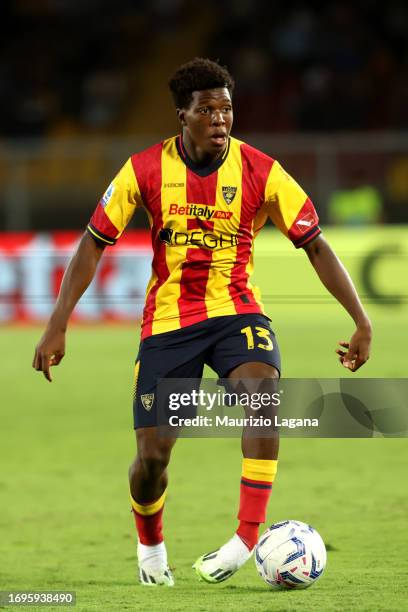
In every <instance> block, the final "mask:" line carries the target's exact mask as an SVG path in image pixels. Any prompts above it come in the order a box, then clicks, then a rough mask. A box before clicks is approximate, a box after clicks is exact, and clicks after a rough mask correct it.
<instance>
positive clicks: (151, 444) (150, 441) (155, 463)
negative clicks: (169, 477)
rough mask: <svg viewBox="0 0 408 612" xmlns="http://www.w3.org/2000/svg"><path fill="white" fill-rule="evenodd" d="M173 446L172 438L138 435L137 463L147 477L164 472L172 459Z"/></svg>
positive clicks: (154, 476)
mask: <svg viewBox="0 0 408 612" xmlns="http://www.w3.org/2000/svg"><path fill="white" fill-rule="evenodd" d="M172 446H173V442H172V441H171V440H166V439H157V438H152V437H151V436H147V437H143V436H139V437H138V450H137V457H136V461H135V463H137V464H138V467H139V469H141V470H142V471H143V473H144V476H145V477H146V478H153V479H154V478H157V477H158V476H160V475H161V474H162V473H163V472H164V470H165V469H166V467H167V465H168V464H169V461H170V455H171V449H172ZM135 467H136V466H135ZM131 469H132V468H131Z"/></svg>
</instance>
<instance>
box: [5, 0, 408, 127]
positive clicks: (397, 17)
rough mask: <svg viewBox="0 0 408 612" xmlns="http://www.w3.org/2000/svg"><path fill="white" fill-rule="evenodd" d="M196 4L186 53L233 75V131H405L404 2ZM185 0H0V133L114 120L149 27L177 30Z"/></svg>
mask: <svg viewBox="0 0 408 612" xmlns="http://www.w3.org/2000/svg"><path fill="white" fill-rule="evenodd" d="M206 5H207V6H208V8H207V6H206ZM206 5H203V4H200V8H201V10H203V8H204V9H206V10H208V12H209V13H211V20H210V21H207V22H205V23H203V26H202V27H203V28H207V29H208V32H207V33H206V36H205V37H204V40H206V41H207V43H206V45H204V48H197V49H196V53H197V55H201V54H204V55H207V56H209V57H211V58H219V59H220V61H221V63H223V64H225V65H227V66H228V67H229V68H230V70H231V72H232V73H233V74H234V76H235V78H236V81H237V88H236V105H235V106H236V114H237V117H236V118H237V123H238V124H239V126H240V131H243V132H245V131H249V130H250V131H257V130H261V129H262V130H274V131H276V130H278V131H286V132H287V131H292V130H296V131H319V130H320V131H332V130H353V129H363V130H364V129H367V130H370V129H376V130H377V129H396V128H401V129H407V128H408V47H407V41H408V3H407V2H406V1H405V0H390V1H389V2H387V3H377V2H374V1H373V0H368V1H366V2H361V1H356V2H353V3H347V2H332V1H328V2H326V3H320V2H313V1H308V2H302V1H299V2H290V1H289V2H287V1H286V2H283V1H281V0H277V1H274V2H271V1H270V0H223V2H218V0H207V2H206ZM192 7H193V8H194V2H192V0H35V2H28V1H26V0H2V2H1V6H0V11H1V18H2V26H3V28H2V39H1V42H0V47H1V54H0V104H1V107H2V114H1V116H0V134H1V135H3V136H6V137H13V136H24V135H31V136H35V135H42V134H47V133H49V132H50V130H52V129H53V128H54V127H55V126H56V125H59V126H61V125H64V122H65V123H67V124H69V122H70V121H71V122H76V124H77V125H79V126H81V125H82V126H85V127H86V126H91V127H92V126H94V127H97V128H98V127H99V128H102V129H104V128H107V129H108V128H110V127H112V126H113V128H115V125H116V124H117V122H118V121H119V119H120V117H121V116H122V114H123V113H125V112H126V109H127V107H128V106H129V103H130V101H131V104H132V106H133V107H136V108H137V95H136V96H135V87H136V88H137V73H138V67H139V66H140V64H141V63H143V61H144V59H145V58H146V57H148V55H149V53H152V52H153V51H154V48H155V41H156V39H157V35H158V34H160V33H161V32H163V30H167V31H169V32H170V34H171V35H173V36H174V37H175V39H176V38H177V37H178V36H182V34H180V24H182V23H183V17H184V14H185V12H186V11H188V10H190V12H191V8H192ZM135 83H136V85H135ZM130 91H131V92H132V96H129V92H130ZM136 94H137V92H136ZM115 122H116V123H115Z"/></svg>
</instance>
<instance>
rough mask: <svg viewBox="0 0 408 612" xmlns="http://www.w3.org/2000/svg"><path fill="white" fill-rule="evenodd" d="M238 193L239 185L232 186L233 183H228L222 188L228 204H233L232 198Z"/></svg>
mask: <svg viewBox="0 0 408 612" xmlns="http://www.w3.org/2000/svg"><path fill="white" fill-rule="evenodd" d="M236 193H237V187H231V185H227V186H225V187H223V188H222V195H223V198H224V200H225V201H226V203H227V204H231V202H232V200H233V199H234V198H235V195H236Z"/></svg>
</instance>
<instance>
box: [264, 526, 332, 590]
mask: <svg viewBox="0 0 408 612" xmlns="http://www.w3.org/2000/svg"><path fill="white" fill-rule="evenodd" d="M326 559H327V555H326V547H325V545H324V542H323V540H322V538H321V537H320V535H319V534H318V533H317V531H316V530H315V529H313V527H311V526H310V525H306V523H301V522H300V521H282V522H281V523H275V524H274V525H271V526H270V527H269V529H267V530H266V531H265V533H264V534H263V535H262V536H261V537H260V539H259V542H258V544H257V545H256V548H255V565H256V569H257V570H258V573H259V575H260V576H261V578H263V580H265V582H266V583H267V584H269V585H270V586H271V587H272V588H273V589H306V588H307V587H309V586H311V585H312V584H313V583H314V582H316V580H317V579H318V578H319V577H320V576H321V575H322V573H323V570H324V568H325V567H326Z"/></svg>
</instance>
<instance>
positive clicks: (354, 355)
mask: <svg viewBox="0 0 408 612" xmlns="http://www.w3.org/2000/svg"><path fill="white" fill-rule="evenodd" d="M371 336H372V332H371V327H370V326H365V327H357V329H356V331H355V332H354V334H353V335H352V337H351V339H350V342H345V341H344V340H343V341H341V342H339V345H340V346H341V347H342V348H343V349H346V350H342V349H336V353H337V354H338V355H339V361H340V363H341V364H342V365H343V366H344V367H345V368H347V369H348V370H351V371H352V372H356V371H357V370H358V369H359V368H361V366H362V365H364V364H365V362H366V361H368V359H369V357H370V345H371Z"/></svg>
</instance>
